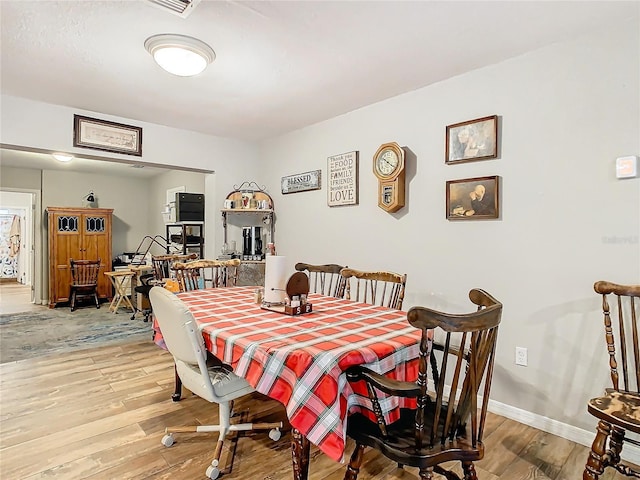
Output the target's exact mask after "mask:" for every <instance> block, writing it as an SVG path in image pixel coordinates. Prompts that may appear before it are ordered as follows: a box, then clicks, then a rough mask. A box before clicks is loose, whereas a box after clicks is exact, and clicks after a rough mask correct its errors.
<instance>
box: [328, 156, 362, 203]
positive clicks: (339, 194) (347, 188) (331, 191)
mask: <svg viewBox="0 0 640 480" xmlns="http://www.w3.org/2000/svg"><path fill="white" fill-rule="evenodd" d="M327 172H328V174H327V177H328V180H327V182H328V186H327V205H329V206H330V207H338V206H341V205H357V204H358V152H357V151H354V152H347V153H341V154H340V155H334V156H332V157H329V158H327Z"/></svg>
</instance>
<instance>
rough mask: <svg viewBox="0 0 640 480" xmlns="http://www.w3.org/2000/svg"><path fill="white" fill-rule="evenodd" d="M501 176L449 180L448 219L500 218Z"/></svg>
mask: <svg viewBox="0 0 640 480" xmlns="http://www.w3.org/2000/svg"><path fill="white" fill-rule="evenodd" d="M499 202H500V177H498V176H492V177H477V178H464V179H461V180H449V181H448V182H447V219H448V220H481V219H491V218H500V203H499Z"/></svg>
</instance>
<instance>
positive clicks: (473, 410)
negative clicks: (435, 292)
mask: <svg viewBox="0 0 640 480" xmlns="http://www.w3.org/2000/svg"><path fill="white" fill-rule="evenodd" d="M469 299H470V300H471V302H472V303H473V304H474V305H475V306H477V309H476V310H475V311H473V312H471V313H467V314H454V313H445V312H439V311H435V310H431V309H429V308H426V307H413V308H411V309H410V310H409V312H408V313H407V320H408V321H409V323H410V324H411V325H412V326H414V327H416V328H417V329H420V330H421V332H422V333H421V340H420V354H419V359H418V378H417V381H416V382H415V383H414V382H405V381H398V380H393V379H390V378H388V377H385V376H384V375H381V374H378V373H376V372H374V371H372V370H370V369H368V368H366V367H364V366H361V365H358V366H355V367H351V368H349V369H347V372H346V375H347V379H348V380H349V382H359V381H364V382H365V383H366V386H367V391H368V397H369V401H370V404H371V411H372V412H373V413H374V416H375V418H376V420H371V419H370V418H369V417H368V416H366V415H364V414H363V413H353V414H352V415H350V416H349V418H348V421H347V435H348V436H349V437H351V438H352V439H353V440H355V443H356V447H355V450H354V451H353V454H352V456H351V459H350V462H349V465H348V467H347V471H346V473H345V476H344V479H345V480H356V478H357V476H358V472H359V470H360V466H361V465H362V461H363V458H364V450H365V448H366V447H371V448H374V449H376V450H378V451H380V452H381V453H382V454H383V455H384V456H386V457H387V458H389V459H391V460H393V461H395V462H397V463H398V466H399V467H402V466H404V465H409V466H412V467H417V468H418V469H419V475H420V479H421V480H431V479H432V478H433V473H434V472H435V473H439V474H441V475H443V476H445V477H446V478H447V479H449V480H452V479H457V480H460V477H459V476H458V475H457V474H456V473H454V472H453V471H450V470H448V469H449V468H453V467H454V466H455V465H454V466H452V465H443V463H444V462H452V461H455V462H460V463H461V466H462V471H463V472H464V477H463V478H464V479H465V480H477V478H478V477H477V474H476V471H475V467H474V464H473V462H475V461H478V460H481V459H482V458H483V456H484V444H483V442H482V437H483V433H484V424H485V420H486V417H487V406H488V403H489V393H490V389H491V378H492V375H493V365H494V359H495V349H496V340H497V336H498V326H499V324H500V319H501V316H502V304H501V303H500V302H499V301H498V300H496V299H495V298H494V297H492V296H491V295H490V294H488V293H487V292H485V291H483V290H479V289H473V290H471V291H470V292H469ZM434 330H435V331H440V332H441V333H442V335H443V336H444V339H445V340H444V344H443V348H442V350H441V351H439V352H437V354H436V355H435V357H437V359H438V361H439V364H436V365H433V364H432V365H431V367H430V365H429V363H430V358H432V355H431V346H432V340H431V339H432V336H433V331H434ZM378 391H380V392H384V394H385V395H386V396H391V397H393V396H396V397H404V398H410V399H415V402H416V405H417V406H415V407H413V408H403V409H401V413H400V418H399V419H398V420H397V421H395V422H393V423H389V424H387V422H386V421H385V419H384V416H383V415H382V409H381V403H380V402H381V399H380V398H379V397H378ZM478 395H480V396H478ZM386 401H388V398H387V399H386Z"/></svg>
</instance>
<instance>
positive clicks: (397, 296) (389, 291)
mask: <svg viewBox="0 0 640 480" xmlns="http://www.w3.org/2000/svg"><path fill="white" fill-rule="evenodd" d="M340 274H341V275H342V277H343V278H344V279H345V298H346V299H347V300H355V301H356V302H363V303H369V304H371V305H380V306H383V307H389V308H395V309H396V310H401V309H402V301H403V300H404V289H405V286H406V284H407V276H406V275H405V274H400V273H393V272H364V271H361V270H355V269H353V268H343V269H342V270H341V271H340ZM352 278H353V279H354V280H353V282H352V281H351V279H352ZM352 283H353V284H352Z"/></svg>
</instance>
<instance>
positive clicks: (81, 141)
mask: <svg viewBox="0 0 640 480" xmlns="http://www.w3.org/2000/svg"><path fill="white" fill-rule="evenodd" d="M73 146H74V147H82V148H91V149H93V150H102V151H104V152H113V153H124V154H126V155H135V156H138V157H141V156H142V127H134V126H132V125H124V124H122V123H116V122H109V121H107V120H100V119H97V118H91V117H85V116H83V115H74V116H73Z"/></svg>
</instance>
